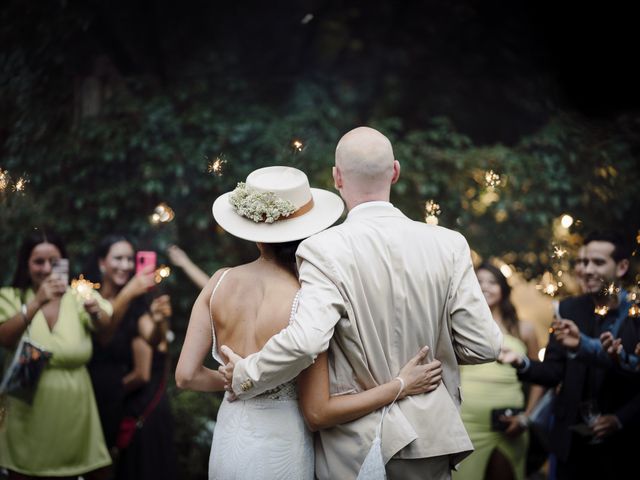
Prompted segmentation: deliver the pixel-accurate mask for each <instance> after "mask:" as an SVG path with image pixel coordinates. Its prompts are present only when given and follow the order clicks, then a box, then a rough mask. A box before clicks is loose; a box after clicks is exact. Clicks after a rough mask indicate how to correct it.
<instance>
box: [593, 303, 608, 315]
mask: <svg viewBox="0 0 640 480" xmlns="http://www.w3.org/2000/svg"><path fill="white" fill-rule="evenodd" d="M594 312H595V314H596V315H600V316H601V317H606V316H607V313H609V306H608V305H596V308H595V311H594Z"/></svg>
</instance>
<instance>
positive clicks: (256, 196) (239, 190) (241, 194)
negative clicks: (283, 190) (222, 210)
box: [229, 182, 296, 223]
mask: <svg viewBox="0 0 640 480" xmlns="http://www.w3.org/2000/svg"><path fill="white" fill-rule="evenodd" d="M229 203H230V204H231V206H233V208H234V209H235V211H236V213H238V215H242V216H243V217H246V218H248V219H250V220H253V221H254V222H256V223H260V222H265V223H273V222H275V221H276V220H279V219H280V218H281V217H288V216H289V215H291V214H292V213H293V212H295V211H296V207H295V205H294V204H293V203H291V202H290V201H289V200H284V199H282V198H280V197H278V196H277V195H276V194H275V193H274V192H259V191H257V190H253V189H252V188H249V187H247V185H246V184H245V183H244V182H239V183H238V186H237V187H236V189H235V190H234V191H233V192H232V193H231V195H230V196H229Z"/></svg>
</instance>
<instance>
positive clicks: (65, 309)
mask: <svg viewBox="0 0 640 480" xmlns="http://www.w3.org/2000/svg"><path fill="white" fill-rule="evenodd" d="M64 257H66V252H65V248H64V245H63V243H62V242H61V241H60V240H59V238H58V237H57V236H55V235H54V234H49V233H45V232H44V231H42V230H39V231H36V232H34V233H33V234H32V235H30V236H29V237H28V238H26V239H25V241H24V242H23V243H22V246H21V248H20V252H19V255H18V264H17V266H16V273H15V276H14V280H13V282H12V286H10V287H4V288H2V289H0V346H1V347H2V348H5V349H7V350H9V351H10V352H11V350H14V349H15V348H16V346H17V345H18V342H19V341H20V339H21V338H22V336H23V335H25V333H27V335H28V336H29V338H30V339H31V340H32V341H33V343H35V344H37V345H38V346H41V347H43V348H44V349H45V350H47V351H49V352H52V354H53V356H52V357H51V359H50V361H49V363H48V364H47V366H46V367H45V369H44V371H43V372H42V375H41V376H40V379H39V382H38V384H37V388H36V391H35V395H34V397H33V401H32V403H31V404H29V403H27V402H24V401H23V400H21V399H18V398H14V397H12V396H10V395H8V396H7V399H6V406H7V411H6V417H5V418H4V424H3V425H2V426H1V427H0V467H4V468H6V469H7V470H8V471H9V479H28V478H37V477H66V478H70V477H71V478H74V477H77V476H78V475H82V476H84V478H86V479H98V478H103V476H104V474H105V470H104V468H103V467H106V466H107V465H110V464H111V458H110V456H109V452H108V451H107V447H106V445H105V442H104V437H103V434H102V428H101V426H100V419H99V417H98V410H97V407H96V402H95V398H94V395H93V389H92V387H91V380H90V378H89V374H88V373H87V370H86V368H85V365H86V364H87V362H88V361H89V359H90V358H91V352H92V348H91V331H92V330H95V331H96V332H98V333H99V332H102V331H106V330H107V329H108V328H109V326H110V325H111V314H112V307H111V304H110V303H109V302H108V301H106V300H104V299H103V298H102V297H101V296H100V295H99V294H98V293H97V292H95V291H92V292H89V294H88V295H87V297H83V296H79V295H78V294H77V293H76V292H75V291H73V290H72V289H70V288H68V285H67V284H66V282H65V281H64V280H63V279H62V278H61V277H60V276H58V275H56V274H52V266H53V265H54V264H56V262H58V261H59V260H60V259H61V258H64ZM12 356H13V355H11V354H9V355H7V357H8V358H6V360H8V361H10V360H11V358H12ZM6 366H7V365H5V367H6Z"/></svg>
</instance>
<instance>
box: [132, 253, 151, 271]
mask: <svg viewBox="0 0 640 480" xmlns="http://www.w3.org/2000/svg"><path fill="white" fill-rule="evenodd" d="M149 265H151V268H148V267H149ZM155 269H156V252H152V251H145V250H141V251H139V252H137V253H136V273H140V272H142V271H144V270H146V271H147V272H148V273H153V272H154V271H155Z"/></svg>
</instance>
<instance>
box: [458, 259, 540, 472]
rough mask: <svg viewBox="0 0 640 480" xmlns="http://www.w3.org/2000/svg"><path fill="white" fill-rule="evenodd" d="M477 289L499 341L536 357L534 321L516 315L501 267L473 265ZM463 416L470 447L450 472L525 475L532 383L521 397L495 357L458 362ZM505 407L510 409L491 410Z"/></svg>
mask: <svg viewBox="0 0 640 480" xmlns="http://www.w3.org/2000/svg"><path fill="white" fill-rule="evenodd" d="M476 275H477V277H478V281H479V283H480V288H481V289H482V294H483V295H484V297H485V299H486V300H487V304H488V305H489V308H490V309H491V314H492V316H493V319H494V321H495V322H496V324H497V325H498V326H499V327H500V331H501V332H502V334H503V338H504V340H503V342H504V345H505V346H507V347H509V348H511V349H512V350H514V351H518V352H519V353H521V354H523V355H527V356H528V357H529V358H532V359H535V358H537V355H538V350H539V345H538V339H537V336H536V332H535V329H534V327H533V325H532V324H531V323H529V322H525V321H522V320H520V319H519V318H518V314H517V312H516V309H515V307H514V306H513V304H512V303H511V287H510V286H509V283H508V282H507V279H506V278H505V276H504V275H503V274H502V272H501V271H500V269H498V268H497V267H495V266H494V265H492V264H490V263H482V264H481V265H480V266H478V267H477V269H476ZM460 379H461V385H462V396H463V398H464V403H463V404H462V420H463V421H464V424H465V427H466V429H467V432H469V436H470V437H471V442H472V443H473V447H474V451H473V453H472V454H471V455H470V456H469V458H467V459H465V460H464V461H463V462H462V463H461V464H460V466H459V468H458V471H456V472H454V473H453V478H454V479H461V480H467V479H469V480H473V479H486V480H497V479H519V480H523V479H524V478H525V474H526V460H527V451H528V445H529V434H528V432H527V421H526V418H527V416H528V415H529V414H530V413H531V411H532V409H533V407H534V406H535V404H536V403H537V401H538V399H539V398H540V397H541V396H542V393H543V389H542V387H540V386H532V387H531V388H530V392H529V395H528V399H527V401H526V402H525V393H524V388H523V385H522V383H521V382H520V381H519V380H518V378H517V376H516V373H515V371H514V370H513V369H512V368H511V367H510V366H508V365H501V364H499V363H497V362H492V363H486V364H483V365H463V366H461V367H460ZM505 409H507V412H508V411H509V410H511V411H512V412H513V413H512V414H510V415H505V413H500V415H495V414H493V415H492V411H496V412H500V411H501V410H505ZM520 411H522V413H520Z"/></svg>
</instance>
